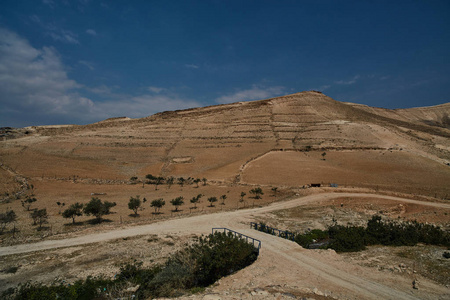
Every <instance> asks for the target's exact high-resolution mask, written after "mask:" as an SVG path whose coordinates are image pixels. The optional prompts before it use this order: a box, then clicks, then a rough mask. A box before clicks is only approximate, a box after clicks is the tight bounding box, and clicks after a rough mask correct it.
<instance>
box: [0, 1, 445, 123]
mask: <svg viewBox="0 0 450 300" xmlns="http://www.w3.org/2000/svg"><path fill="white" fill-rule="evenodd" d="M308 90H318V91H321V92H323V93H324V94H326V95H328V96H330V97H332V98H333V99H335V100H338V101H344V102H354V103H361V104H366V105H370V106H375V107H384V108H391V109H394V108H409V107H418V106H431V105H437V104H442V103H446V102H449V101H450V1H448V0H444V1H433V0H424V1H413V0H410V1H402V0H396V1H392V0H389V1H383V0H378V1H365V0H358V1H350V0H348V1H345V0H342V1H335V0H333V1H325V0H310V1H309V0H303V1H300V0H298V1H288V0H277V1H275V0H272V1H266V0H255V1H253V0H210V1H207V0H203V1H195V0H189V1H187V0H181V1H180V0H171V1H165V0H161V1H158V0H144V1H139V0H134V1H125V0H122V1H113V0H110V1H107V0H103V1H102V0H30V1H26V0H2V1H0V127H3V126H10V127H25V126H31V125H35V126H37V125H52V124H53V125H56V124H88V123H93V122H97V121H101V120H104V119H106V118H110V117H122V116H127V117H131V118H140V117H146V116H149V115H152V114H154V113H157V112H161V111H167V110H178V109H186V108H193V107H202V106H208V105H216V104H225V103H232V102H238V101H251V100H260V99H267V98H271V97H276V96H281V95H287V94H292V93H297V92H301V91H308Z"/></svg>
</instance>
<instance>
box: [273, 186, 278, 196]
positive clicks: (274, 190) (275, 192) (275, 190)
mask: <svg viewBox="0 0 450 300" xmlns="http://www.w3.org/2000/svg"><path fill="white" fill-rule="evenodd" d="M272 192H273V195H274V196H276V195H277V192H278V188H277V187H273V188H272Z"/></svg>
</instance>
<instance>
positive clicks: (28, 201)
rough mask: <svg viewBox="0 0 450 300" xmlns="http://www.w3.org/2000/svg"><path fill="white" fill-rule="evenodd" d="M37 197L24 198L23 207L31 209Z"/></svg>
mask: <svg viewBox="0 0 450 300" xmlns="http://www.w3.org/2000/svg"><path fill="white" fill-rule="evenodd" d="M36 201H37V199H36V198H34V197H33V198H31V197H27V199H25V200H22V207H24V208H26V210H27V211H30V207H31V205H32V204H33V203H34V202H36Z"/></svg>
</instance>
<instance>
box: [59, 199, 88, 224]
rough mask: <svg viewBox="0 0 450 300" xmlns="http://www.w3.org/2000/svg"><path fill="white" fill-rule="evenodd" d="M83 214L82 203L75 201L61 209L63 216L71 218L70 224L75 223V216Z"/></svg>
mask: <svg viewBox="0 0 450 300" xmlns="http://www.w3.org/2000/svg"><path fill="white" fill-rule="evenodd" d="M82 214H83V204H81V203H79V202H77V203H74V204H72V205H70V206H69V208H68V209H66V210H65V211H63V213H62V216H63V218H66V219H69V218H72V224H75V217H79V216H81V215H82Z"/></svg>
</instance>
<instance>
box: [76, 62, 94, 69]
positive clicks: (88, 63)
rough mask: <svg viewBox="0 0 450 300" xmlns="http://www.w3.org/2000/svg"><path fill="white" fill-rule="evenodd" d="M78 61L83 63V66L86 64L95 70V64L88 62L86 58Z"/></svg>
mask: <svg viewBox="0 0 450 300" xmlns="http://www.w3.org/2000/svg"><path fill="white" fill-rule="evenodd" d="M78 63H79V64H81V65H83V66H85V67H87V68H88V69H89V70H91V71H93V70H95V68H94V64H93V63H91V62H88V61H85V60H80V61H78Z"/></svg>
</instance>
